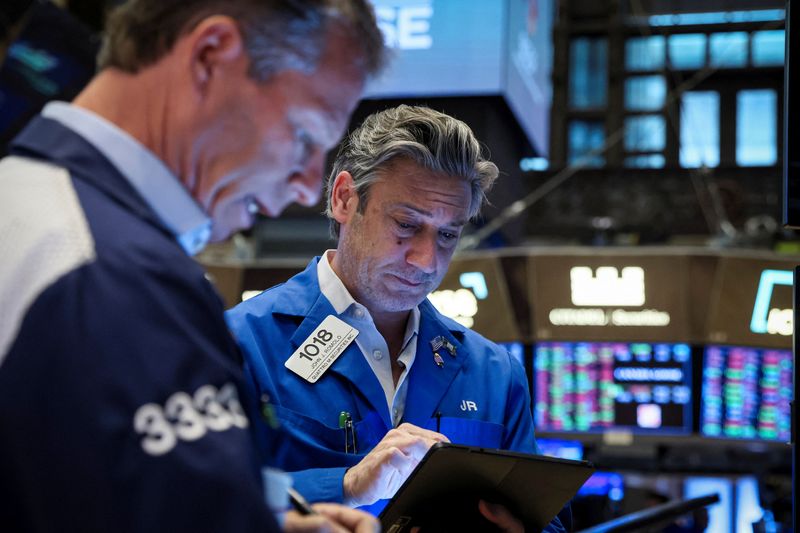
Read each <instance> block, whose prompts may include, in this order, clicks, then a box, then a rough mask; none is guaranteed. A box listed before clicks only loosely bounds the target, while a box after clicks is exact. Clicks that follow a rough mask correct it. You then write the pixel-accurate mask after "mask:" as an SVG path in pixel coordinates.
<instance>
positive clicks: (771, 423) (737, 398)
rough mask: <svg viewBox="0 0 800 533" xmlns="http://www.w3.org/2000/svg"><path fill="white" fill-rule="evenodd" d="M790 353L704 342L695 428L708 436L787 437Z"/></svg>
mask: <svg viewBox="0 0 800 533" xmlns="http://www.w3.org/2000/svg"><path fill="white" fill-rule="evenodd" d="M791 399H792V352H791V351H790V350H765V349H758V348H745V347H735V346H709V347H707V348H706V352H705V358H704V363H703V401H702V404H701V412H700V426H701V428H700V429H701V431H702V433H703V434H704V435H707V436H709V437H730V438H739V439H767V440H782V441H788V440H789V437H790V432H791V414H790V411H789V409H790V406H789V402H790V400H791Z"/></svg>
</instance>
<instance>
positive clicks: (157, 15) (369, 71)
mask: <svg viewBox="0 0 800 533" xmlns="http://www.w3.org/2000/svg"><path fill="white" fill-rule="evenodd" d="M211 15H227V16H230V17H231V18H233V19H234V20H235V21H236V22H237V24H238V25H239V29H240V30H241V32H242V37H243V40H244V44H245V47H246V49H247V53H248V55H249V57H250V61H251V63H250V70H249V73H250V76H251V77H252V78H254V79H256V80H258V81H266V80H267V79H268V78H269V77H270V76H271V75H273V74H275V73H276V72H280V71H282V70H289V69H291V70H300V71H303V72H312V71H313V70H314V69H315V68H316V66H317V63H318V62H319V59H320V57H321V55H322V52H323V49H324V47H325V45H326V42H327V38H328V35H329V31H330V30H331V29H333V28H338V29H340V30H343V31H344V32H346V34H347V35H349V36H350V37H351V39H352V42H353V43H357V46H359V47H360V48H361V50H360V52H361V54H360V55H358V54H354V60H360V61H361V65H360V66H361V67H362V70H363V71H364V73H365V75H368V76H372V75H375V74H377V73H378V72H379V71H380V69H381V68H382V67H383V65H384V63H385V62H386V57H387V53H386V49H385V47H384V44H383V36H382V34H381V32H380V30H379V29H378V25H377V22H376V21H375V13H374V12H373V10H372V7H371V6H370V4H369V3H368V2H367V0H128V1H127V2H125V3H124V4H122V5H120V6H119V7H117V8H116V9H115V10H114V11H112V12H111V14H110V15H109V18H108V22H107V24H106V32H105V38H104V40H103V46H102V48H101V50H100V54H99V56H98V63H99V66H100V68H106V67H115V68H119V69H121V70H123V71H125V72H129V73H136V72H138V71H139V70H141V69H142V68H144V67H147V66H149V65H152V64H154V63H156V62H157V61H158V60H159V59H161V57H163V56H164V55H165V54H166V53H167V52H169V50H171V49H172V47H173V46H174V45H175V42H176V41H177V40H178V38H179V37H180V36H181V35H183V34H185V33H187V32H189V31H191V30H192V28H194V27H196V25H197V24H199V23H200V22H201V21H202V20H203V19H204V18H206V17H208V16H211Z"/></svg>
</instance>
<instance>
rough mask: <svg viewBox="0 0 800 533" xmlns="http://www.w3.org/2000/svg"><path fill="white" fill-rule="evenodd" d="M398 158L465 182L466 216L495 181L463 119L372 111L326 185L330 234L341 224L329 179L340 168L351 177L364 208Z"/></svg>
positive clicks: (404, 109) (414, 110)
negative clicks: (383, 173) (467, 188)
mask: <svg viewBox="0 0 800 533" xmlns="http://www.w3.org/2000/svg"><path fill="white" fill-rule="evenodd" d="M398 158H405V159H409V160H411V161H413V162H415V163H416V164H418V165H420V166H421V167H423V168H425V169H427V170H430V171H432V172H437V173H441V174H445V175H448V176H453V177H458V178H462V179H464V180H466V181H467V182H468V183H469V184H470V189H471V191H472V199H471V200H470V206H469V217H470V219H472V218H474V217H475V216H477V215H478V213H479V212H480V209H481V206H482V205H483V204H484V202H485V201H486V192H487V191H488V190H489V189H490V188H491V186H492V184H494V181H495V180H496V179H497V175H498V170H497V166H496V165H495V164H494V163H492V162H491V161H489V160H488V159H487V156H486V155H485V154H484V149H483V146H482V145H481V143H479V142H478V139H476V138H475V135H474V134H473V133H472V130H471V129H470V128H469V126H467V125H466V124H465V123H463V122H461V121H460V120H457V119H455V118H453V117H451V116H449V115H445V114H444V113H440V112H438V111H434V110H432V109H429V108H427V107H415V106H408V105H401V106H398V107H395V108H392V109H387V110H385V111H380V112H378V113H374V114H372V115H370V116H369V117H367V118H366V120H364V123H363V124H361V126H359V127H358V128H357V129H356V130H354V131H353V132H352V133H350V134H349V135H348V136H347V138H346V139H345V140H344V141H343V142H342V145H341V147H340V148H339V153H338V154H337V156H336V161H335V162H334V163H333V171H332V172H331V174H330V176H328V180H327V182H326V185H325V190H326V196H327V199H328V200H327V207H326V209H325V214H326V215H327V216H328V218H329V219H330V223H331V235H332V236H333V237H334V238H336V239H338V238H339V223H338V222H337V221H336V220H335V219H334V218H333V212H332V206H331V195H332V193H333V182H334V180H335V179H336V176H338V175H339V173H340V172H342V171H347V172H349V173H350V175H351V176H352V177H353V183H354V184H355V190H356V193H357V194H358V198H359V203H358V205H359V211H360V212H363V210H364V208H365V207H366V204H367V201H368V199H369V189H370V187H371V186H372V184H373V183H375V182H376V181H377V180H378V179H380V178H381V170H384V169H386V168H387V167H388V166H390V165H391V163H392V161H393V160H395V159H398Z"/></svg>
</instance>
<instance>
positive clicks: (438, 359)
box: [433, 352, 444, 368]
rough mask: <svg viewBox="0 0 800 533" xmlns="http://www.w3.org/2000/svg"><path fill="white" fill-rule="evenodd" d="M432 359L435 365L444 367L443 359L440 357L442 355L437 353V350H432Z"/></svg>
mask: <svg viewBox="0 0 800 533" xmlns="http://www.w3.org/2000/svg"><path fill="white" fill-rule="evenodd" d="M433 360H434V361H435V362H436V366H438V367H439V368H443V367H444V359H442V356H441V355H439V352H433Z"/></svg>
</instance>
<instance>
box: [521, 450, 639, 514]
mask: <svg viewBox="0 0 800 533" xmlns="http://www.w3.org/2000/svg"><path fill="white" fill-rule="evenodd" d="M536 444H537V445H538V446H539V453H541V454H542V455H547V456H549V457H558V458H559V459H573V460H575V461H579V460H581V459H583V444H581V442H580V441H576V440H565V439H536ZM624 487H625V483H624V479H623V477H622V474H618V473H616V472H595V473H594V474H592V477H590V478H589V479H588V480H586V483H584V484H583V486H582V487H581V488H580V490H579V491H578V494H577V495H578V496H607V497H608V498H609V499H610V500H612V501H620V500H622V498H623V497H624V494H625V492H624Z"/></svg>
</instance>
